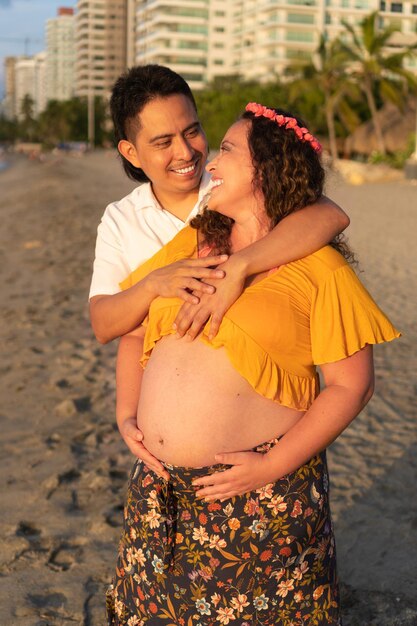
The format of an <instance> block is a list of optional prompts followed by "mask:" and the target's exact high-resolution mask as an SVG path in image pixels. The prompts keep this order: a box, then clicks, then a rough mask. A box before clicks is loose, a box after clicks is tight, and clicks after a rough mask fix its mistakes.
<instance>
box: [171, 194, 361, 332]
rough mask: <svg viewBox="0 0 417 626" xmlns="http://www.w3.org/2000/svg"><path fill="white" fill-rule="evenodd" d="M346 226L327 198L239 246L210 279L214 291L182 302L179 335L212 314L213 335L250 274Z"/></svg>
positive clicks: (297, 255) (302, 252) (308, 249)
mask: <svg viewBox="0 0 417 626" xmlns="http://www.w3.org/2000/svg"><path fill="white" fill-rule="evenodd" d="M348 226H349V218H348V216H347V215H346V213H345V212H344V211H343V210H342V209H341V208H340V207H339V206H338V205H337V204H335V203H334V202H332V201H331V200H330V199H329V198H326V197H323V198H321V200H319V202H317V203H316V204H312V205H310V206H308V207H304V208H303V209H301V210H299V211H296V212H295V213H291V215H288V216H287V217H286V218H285V219H283V220H282V221H281V222H280V223H279V224H278V225H277V226H275V228H274V229H273V230H272V231H271V232H270V233H269V234H268V235H267V236H266V237H263V238H262V239H260V240H259V241H256V242H255V243H253V244H252V245H250V246H247V247H246V248H244V249H243V250H239V252H236V253H235V254H232V256H231V257H230V258H229V259H228V260H227V261H226V262H225V263H223V264H222V265H221V266H220V267H221V269H222V270H224V271H225V273H226V276H225V278H223V279H222V280H221V281H219V280H215V279H214V280H212V281H210V282H211V284H212V285H214V286H215V287H216V291H215V293H214V294H207V293H206V294H201V297H200V298H199V303H198V304H190V303H185V304H184V305H183V306H182V308H181V310H180V312H179V313H178V316H177V318H176V320H175V327H176V330H177V332H178V334H179V335H180V336H183V335H184V334H185V333H186V332H187V333H188V335H190V337H192V338H193V339H194V338H195V337H196V336H197V334H198V333H199V332H200V329H201V328H202V326H203V325H204V324H205V323H206V322H207V320H208V319H209V318H210V317H211V323H210V337H211V338H212V337H214V336H215V335H216V334H217V332H218V330H219V327H220V324H221V321H222V319H223V316H224V314H225V313H226V311H227V310H228V309H229V308H230V307H231V305H232V304H233V303H234V302H235V301H236V300H237V298H238V297H239V296H240V294H241V293H242V291H243V285H244V283H245V279H246V278H247V277H248V276H252V274H257V273H259V272H263V271H265V270H269V269H272V268H274V267H278V266H280V265H284V264H285V263H290V262H291V261H295V260H297V259H301V258H302V257H305V256H307V255H308V254H311V253H312V252H315V251H316V250H319V249H320V248H322V247H323V246H325V245H326V244H327V243H329V241H331V240H332V239H333V238H334V237H335V236H336V235H339V234H340V233H341V232H342V231H343V230H345V228H347V227H348Z"/></svg>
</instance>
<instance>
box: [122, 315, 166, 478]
mask: <svg viewBox="0 0 417 626" xmlns="http://www.w3.org/2000/svg"><path fill="white" fill-rule="evenodd" d="M143 338H144V329H143V327H142V326H141V327H139V328H137V329H136V330H134V331H132V332H131V333H129V334H128V335H124V336H123V337H121V339H120V342H119V349H118V352H117V365H116V420H117V425H118V427H119V431H120V434H121V436H122V438H123V440H124V442H125V444H126V445H127V447H128V448H129V450H130V451H131V453H132V454H134V455H135V456H136V457H138V458H139V459H141V460H142V461H144V462H145V463H146V465H147V466H148V467H150V468H151V469H152V470H154V472H156V473H157V474H159V475H161V476H164V477H165V478H169V475H168V472H167V471H166V469H165V468H164V466H163V465H162V464H161V463H160V461H158V459H157V458H155V457H154V456H153V455H152V454H151V453H150V452H148V450H147V449H146V448H145V446H144V445H143V443H142V440H143V434H142V432H141V431H140V430H139V429H138V425H137V411H138V403H139V395H140V385H141V381H142V374H143V370H142V367H141V365H140V362H139V359H140V357H141V355H142V352H143Z"/></svg>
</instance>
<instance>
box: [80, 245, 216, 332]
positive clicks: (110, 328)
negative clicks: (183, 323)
mask: <svg viewBox="0 0 417 626" xmlns="http://www.w3.org/2000/svg"><path fill="white" fill-rule="evenodd" d="M225 259H227V257H226V256H225V255H219V256H217V257H210V258H206V259H185V260H182V261H177V262H176V263H172V264H170V265H167V266H165V267H161V268H159V269H157V270H154V271H153V272H151V273H150V274H148V275H147V276H146V277H145V278H143V279H142V280H140V281H139V282H138V283H136V284H135V285H133V287H130V288H129V289H126V290H125V291H121V292H119V293H115V294H113V295H96V296H93V297H92V298H91V299H90V318H91V325H92V327H93V331H94V334H95V336H96V338H97V339H98V341H99V342H100V343H107V342H108V341H111V340H112V339H115V338H116V337H120V336H122V335H125V334H126V333H128V332H130V331H131V330H132V329H134V328H136V327H137V326H139V324H141V323H142V322H143V320H144V318H145V317H146V315H147V312H148V310H149V307H150V304H151V302H152V300H154V299H155V298H156V297H158V296H163V297H166V298H172V297H180V298H182V299H183V300H184V301H185V302H190V303H197V302H198V301H199V298H198V297H197V296H196V295H195V294H202V293H208V294H210V293H213V291H214V287H212V286H211V285H209V284H207V283H205V282H203V281H205V280H210V281H212V280H214V279H218V280H220V279H222V278H223V277H224V275H225V274H224V271H223V270H215V269H212V266H213V265H217V264H218V263H222V262H224V261H225ZM192 291H193V292H194V295H193V294H192V293H191V292H192Z"/></svg>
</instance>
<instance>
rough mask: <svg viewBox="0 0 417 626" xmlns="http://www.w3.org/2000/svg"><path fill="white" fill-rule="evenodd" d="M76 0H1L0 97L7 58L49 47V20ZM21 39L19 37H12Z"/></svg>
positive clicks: (2, 94)
mask: <svg viewBox="0 0 417 626" xmlns="http://www.w3.org/2000/svg"><path fill="white" fill-rule="evenodd" d="M76 4H77V2H76V0H0V100H1V99H2V98H3V96H4V58H5V57H6V56H18V55H22V54H25V40H26V39H28V42H27V46H26V52H27V54H29V55H30V56H32V55H33V54H36V53H37V52H40V51H41V50H44V49H45V24H46V20H48V19H49V18H51V17H56V15H57V9H58V8H59V7H73V8H75V7H76ZM10 40H17V41H10Z"/></svg>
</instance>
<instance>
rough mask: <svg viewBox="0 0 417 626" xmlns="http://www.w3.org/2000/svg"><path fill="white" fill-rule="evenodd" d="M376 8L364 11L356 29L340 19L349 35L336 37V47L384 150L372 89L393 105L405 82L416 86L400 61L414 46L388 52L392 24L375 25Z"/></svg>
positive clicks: (400, 97)
mask: <svg viewBox="0 0 417 626" xmlns="http://www.w3.org/2000/svg"><path fill="white" fill-rule="evenodd" d="M378 16H379V14H378V11H374V12H372V13H370V14H369V15H367V16H366V17H365V18H364V19H363V20H362V22H361V23H360V25H359V30H358V31H356V30H355V29H354V27H353V26H352V25H351V24H348V23H347V22H343V25H344V27H345V29H346V31H347V33H348V35H349V39H350V41H349V42H346V41H344V40H343V39H341V40H340V49H341V50H342V51H343V52H344V53H345V54H346V57H347V59H348V60H349V62H350V63H351V64H352V71H351V76H352V77H353V78H355V79H356V82H357V84H358V86H359V87H360V89H361V90H362V91H363V93H364V94H365V97H366V100H367V104H368V107H369V111H370V113H371V117H372V122H373V125H374V129H375V135H376V140H377V144H378V150H379V152H381V154H386V148H385V141H384V136H383V133H382V128H381V124H380V122H379V119H378V116H377V104H376V99H375V90H376V89H377V90H378V93H379V95H380V96H381V98H382V99H383V100H390V101H392V102H393V103H394V104H396V105H397V106H401V105H402V104H403V103H404V95H405V91H406V88H407V87H408V86H409V85H412V86H417V81H416V78H415V76H414V75H413V74H412V73H411V72H409V71H407V70H406V69H404V67H403V62H404V59H406V58H407V57H409V56H411V55H413V54H415V47H416V46H404V47H403V48H402V50H401V51H399V52H394V53H389V52H388V51H387V45H388V44H389V40H390V38H391V37H392V35H393V33H394V32H395V31H398V28H397V27H395V26H392V25H390V26H385V27H383V28H379V27H378Z"/></svg>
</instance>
